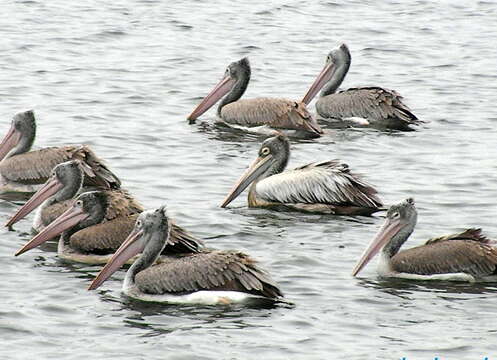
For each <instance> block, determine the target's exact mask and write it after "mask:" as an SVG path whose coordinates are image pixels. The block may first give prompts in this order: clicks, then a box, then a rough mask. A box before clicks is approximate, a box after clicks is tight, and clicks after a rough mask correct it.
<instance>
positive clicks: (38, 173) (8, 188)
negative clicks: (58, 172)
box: [0, 111, 121, 200]
mask: <svg viewBox="0 0 497 360" xmlns="http://www.w3.org/2000/svg"><path fill="white" fill-rule="evenodd" d="M35 135H36V121H35V117H34V113H33V111H26V112H23V113H19V114H16V115H15V116H14V118H13V120H12V125H11V127H10V130H9V131H8V133H7V135H6V136H5V138H4V139H3V141H2V143H1V144H0V198H3V199H9V200H10V199H13V200H17V199H19V198H24V197H25V196H26V195H30V194H32V193H34V192H35V191H36V190H37V189H38V188H39V187H40V185H41V184H43V183H44V182H45V181H46V180H47V178H48V177H49V176H50V174H51V171H52V169H53V168H54V166H55V165H57V164H59V163H61V162H64V161H68V160H71V159H79V160H81V161H82V162H83V163H84V166H85V167H86V168H87V170H88V173H92V174H93V176H92V177H89V176H85V184H86V185H102V181H101V180H103V181H104V182H105V183H107V184H110V186H111V187H119V186H120V184H121V182H120V180H119V179H118V178H117V176H115V175H114V174H113V173H112V172H111V171H110V170H109V169H108V168H107V166H105V164H104V163H103V162H102V160H100V159H99V158H98V157H97V156H96V155H95V153H94V152H93V151H92V150H91V149H90V148H89V147H88V146H86V145H68V146H61V147H48V148H44V149H41V150H35V151H29V150H30V149H31V146H32V145H33V142H34V140H35Z"/></svg>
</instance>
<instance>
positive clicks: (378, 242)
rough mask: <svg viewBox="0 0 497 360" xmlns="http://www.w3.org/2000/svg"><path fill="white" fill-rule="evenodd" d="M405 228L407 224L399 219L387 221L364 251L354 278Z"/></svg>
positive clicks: (354, 272)
mask: <svg viewBox="0 0 497 360" xmlns="http://www.w3.org/2000/svg"><path fill="white" fill-rule="evenodd" d="M404 226H405V223H403V222H401V221H400V220H399V219H395V220H391V219H387V220H385V223H384V224H383V225H382V227H381V228H380V230H379V231H378V233H377V234H376V236H375V237H374V239H373V241H371V243H370V244H369V246H368V248H367V249H366V250H365V251H364V253H363V254H362V256H361V259H360V260H359V261H358V262H357V264H356V266H355V267H354V270H353V271H352V276H356V275H357V274H358V273H359V271H361V270H362V269H363V268H364V267H365V266H366V265H367V263H368V262H369V261H371V259H372V258H373V257H374V256H375V255H376V254H377V253H378V252H379V251H380V250H381V249H382V248H383V246H385V245H386V244H387V243H388V242H389V241H390V240H391V239H392V237H393V236H394V235H395V234H397V233H398V232H399V230H400V229H402V228H403V227H404Z"/></svg>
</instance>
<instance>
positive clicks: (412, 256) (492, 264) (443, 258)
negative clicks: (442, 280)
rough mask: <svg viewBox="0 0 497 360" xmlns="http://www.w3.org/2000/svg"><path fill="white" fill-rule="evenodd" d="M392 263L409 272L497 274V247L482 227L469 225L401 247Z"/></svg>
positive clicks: (396, 269)
mask: <svg viewBox="0 0 497 360" xmlns="http://www.w3.org/2000/svg"><path fill="white" fill-rule="evenodd" d="M391 266H392V269H393V270H394V271H397V272H405V273H410V274H419V275H431V274H447V273H466V274H470V275H472V276H474V277H476V278H481V277H484V276H489V275H494V274H497V249H495V248H494V247H492V246H491V245H489V240H488V239H487V238H486V237H484V236H482V235H481V230H480V229H467V230H465V231H464V232H462V233H457V234H452V235H448V236H443V237H439V238H436V239H431V240H428V241H427V242H426V244H424V245H421V246H417V247H414V248H411V249H407V250H403V251H400V252H399V253H397V254H396V255H395V256H393V257H392V259H391Z"/></svg>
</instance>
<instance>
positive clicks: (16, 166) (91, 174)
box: [0, 145, 121, 188]
mask: <svg viewBox="0 0 497 360" xmlns="http://www.w3.org/2000/svg"><path fill="white" fill-rule="evenodd" d="M69 160H80V161H81V162H82V163H83V164H85V170H86V171H85V184H86V185H98V186H102V187H106V188H118V187H119V186H120V185H121V181H120V180H119V178H118V177H117V176H116V175H114V173H112V172H111V171H110V170H109V168H108V167H107V166H106V165H105V164H104V163H103V161H102V160H101V159H100V158H98V157H97V156H96V155H95V153H94V152H93V151H92V150H91V149H90V147H89V146H86V145H67V146H60V147H48V148H44V149H41V150H35V151H30V152H26V153H23V154H19V155H14V156H12V157H10V158H7V159H4V160H3V161H2V162H1V163H0V173H1V174H2V176H4V177H5V178H7V179H8V180H10V181H17V182H22V183H33V184H42V183H44V182H45V181H47V179H48V178H49V176H50V174H51V173H52V169H53V168H54V167H55V166H56V165H58V164H60V163H63V162H65V161H69Z"/></svg>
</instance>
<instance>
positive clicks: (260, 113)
mask: <svg viewBox="0 0 497 360" xmlns="http://www.w3.org/2000/svg"><path fill="white" fill-rule="evenodd" d="M249 80H250V63H249V61H248V59H247V58H243V59H241V60H239V61H235V62H232V63H231V64H230V65H229V66H228V68H227V69H226V73H225V75H224V77H223V79H222V80H221V81H220V82H219V83H218V84H217V85H216V86H215V87H214V89H213V90H212V91H211V92H210V94H209V95H207V96H206V97H205V98H204V100H203V101H202V102H201V103H200V104H199V105H198V106H197V107H196V108H195V110H193V112H192V113H191V114H190V116H188V120H189V121H190V122H193V121H195V119H197V118H198V117H199V116H200V115H202V114H203V113H204V112H206V111H207V110H208V109H209V108H211V107H212V105H214V104H215V103H216V102H217V101H218V100H219V99H221V98H222V97H223V96H224V95H226V96H225V97H224V99H223V100H222V101H221V103H220V104H219V106H218V108H217V115H218V117H219V118H220V119H221V120H222V121H223V122H224V123H227V124H228V125H230V124H231V125H235V126H236V125H239V126H243V127H255V126H263V125H267V126H269V127H271V128H274V129H290V130H298V131H300V132H302V131H303V133H304V134H305V135H310V136H313V137H318V136H320V134H322V133H323V131H322V130H321V127H320V126H319V125H318V123H317V122H316V119H315V118H314V117H313V116H312V115H311V114H310V113H309V111H308V110H307V108H306V106H305V104H303V103H302V102H297V101H291V100H286V99H275V98H256V99H249V100H239V99H240V98H241V97H242V95H243V93H244V92H245V90H246V89H247V85H248V83H249Z"/></svg>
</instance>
